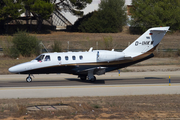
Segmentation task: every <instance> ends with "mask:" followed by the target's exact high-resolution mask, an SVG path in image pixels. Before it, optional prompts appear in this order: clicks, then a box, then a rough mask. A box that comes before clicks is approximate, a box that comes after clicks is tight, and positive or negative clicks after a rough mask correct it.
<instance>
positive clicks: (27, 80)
mask: <svg viewBox="0 0 180 120" xmlns="http://www.w3.org/2000/svg"><path fill="white" fill-rule="evenodd" d="M26 82H28V83H30V82H32V78H31V75H30V74H29V76H28V77H27V78H26Z"/></svg>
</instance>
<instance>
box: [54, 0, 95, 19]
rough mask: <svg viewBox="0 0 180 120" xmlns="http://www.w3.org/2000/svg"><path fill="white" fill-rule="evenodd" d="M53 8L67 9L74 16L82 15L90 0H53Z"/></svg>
mask: <svg viewBox="0 0 180 120" xmlns="http://www.w3.org/2000/svg"><path fill="white" fill-rule="evenodd" d="M53 1H54V4H55V9H56V10H60V11H65V12H66V11H68V12H70V13H72V14H73V15H76V16H82V15H83V12H82V11H81V10H82V9H84V8H85V7H86V6H87V4H90V3H91V2H92V0H53Z"/></svg>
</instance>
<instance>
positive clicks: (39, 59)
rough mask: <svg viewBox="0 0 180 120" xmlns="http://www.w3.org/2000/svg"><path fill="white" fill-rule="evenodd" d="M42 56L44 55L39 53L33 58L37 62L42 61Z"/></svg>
mask: <svg viewBox="0 0 180 120" xmlns="http://www.w3.org/2000/svg"><path fill="white" fill-rule="evenodd" d="M43 58H44V55H39V56H38V57H37V58H35V60H37V61H38V62H40V61H42V60H43Z"/></svg>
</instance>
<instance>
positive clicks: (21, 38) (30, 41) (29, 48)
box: [10, 31, 40, 57]
mask: <svg viewBox="0 0 180 120" xmlns="http://www.w3.org/2000/svg"><path fill="white" fill-rule="evenodd" d="M12 43H13V45H12V47H11V50H10V51H11V57H18V56H19V55H20V54H21V55H22V56H24V57H30V56H32V55H38V54H39V53H40V46H39V40H38V39H37V38H36V37H35V36H30V35H29V34H27V33H26V32H24V31H18V32H17V33H16V34H15V35H14V37H13V40H12Z"/></svg>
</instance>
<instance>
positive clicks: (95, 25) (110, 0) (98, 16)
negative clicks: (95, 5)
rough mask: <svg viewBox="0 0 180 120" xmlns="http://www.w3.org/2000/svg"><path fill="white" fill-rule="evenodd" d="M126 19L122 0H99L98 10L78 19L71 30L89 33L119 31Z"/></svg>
mask: <svg viewBox="0 0 180 120" xmlns="http://www.w3.org/2000/svg"><path fill="white" fill-rule="evenodd" d="M126 20H127V17H126V12H125V7H124V1H123V0H101V3H100V5H99V9H98V11H95V12H92V13H89V14H87V15H85V16H84V17H83V18H80V19H78V20H77V22H75V24H74V26H73V31H78V32H89V33H116V32H121V31H122V27H123V26H124V25H125V24H126Z"/></svg>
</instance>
